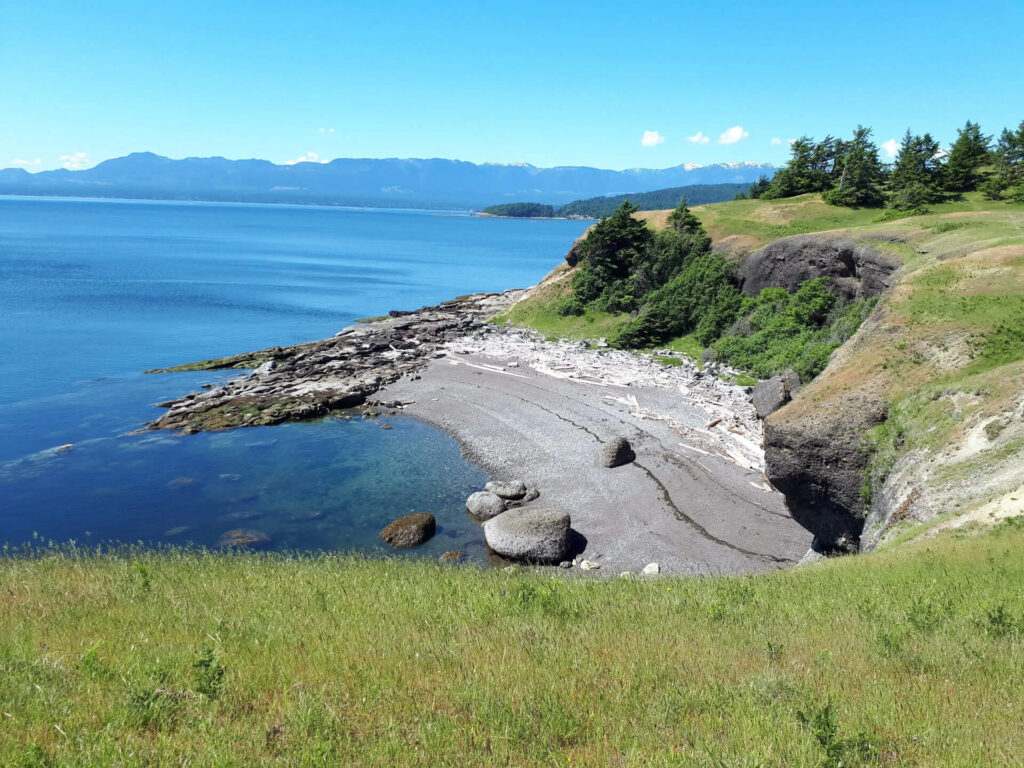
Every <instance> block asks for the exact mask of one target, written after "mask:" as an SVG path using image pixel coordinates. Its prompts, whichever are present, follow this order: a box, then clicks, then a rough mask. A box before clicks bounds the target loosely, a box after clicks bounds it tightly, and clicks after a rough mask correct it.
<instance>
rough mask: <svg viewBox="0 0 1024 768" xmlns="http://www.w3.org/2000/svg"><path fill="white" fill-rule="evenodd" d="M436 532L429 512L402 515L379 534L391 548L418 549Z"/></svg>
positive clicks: (434, 521) (435, 523)
mask: <svg viewBox="0 0 1024 768" xmlns="http://www.w3.org/2000/svg"><path fill="white" fill-rule="evenodd" d="M436 531H437V521H436V520H435V519H434V516H433V515H432V514H430V513H429V512H417V513H415V514H412V515H403V516H402V517H400V518H398V519H397V520H395V521H393V522H391V523H389V524H388V525H386V526H385V527H384V530H382V531H381V532H380V538H381V540H383V541H384V542H385V543H386V544H390V545H391V546H392V547H399V548H408V547H418V546H419V545H420V544H422V543H423V542H425V541H427V540H428V539H430V538H431V537H432V536H433V535H434V533H435V532H436Z"/></svg>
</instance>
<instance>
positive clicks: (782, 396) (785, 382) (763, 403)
mask: <svg viewBox="0 0 1024 768" xmlns="http://www.w3.org/2000/svg"><path fill="white" fill-rule="evenodd" d="M798 389H800V377H799V376H798V375H797V374H796V372H795V371H793V370H788V371H786V372H785V373H780V374H779V375H777V376H772V377H771V378H770V379H765V380H764V381H761V382H758V384H757V385H756V386H755V387H754V391H753V393H751V397H750V400H751V402H752V403H753V404H754V409H755V410H756V411H757V415H758V418H761V419H766V418H768V416H769V415H770V414H772V413H774V412H775V411H777V410H779V408H781V407H782V406H784V405H785V404H786V403H788V402H789V401H790V400H791V399H792V398H793V395H794V394H795V393H796V391H797V390H798Z"/></svg>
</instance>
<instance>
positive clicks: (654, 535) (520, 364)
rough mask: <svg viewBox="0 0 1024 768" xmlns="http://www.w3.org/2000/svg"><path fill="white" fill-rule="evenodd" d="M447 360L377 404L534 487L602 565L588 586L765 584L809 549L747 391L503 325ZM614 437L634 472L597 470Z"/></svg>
mask: <svg viewBox="0 0 1024 768" xmlns="http://www.w3.org/2000/svg"><path fill="white" fill-rule="evenodd" d="M443 351H444V352H445V355H444V356H443V357H437V358H435V359H433V360H431V361H430V363H429V364H428V365H427V367H426V368H425V369H424V370H423V371H421V373H420V375H419V378H416V379H411V378H407V379H401V380H399V381H397V382H395V383H393V384H390V385H388V386H387V387H385V388H383V389H382V390H381V391H380V392H379V393H378V394H377V395H376V396H375V398H374V399H373V400H371V401H369V402H371V403H387V402H402V403H404V404H403V406H402V412H403V413H406V414H408V415H411V416H414V417H416V418H418V419H420V420H422V421H425V422H427V423H429V424H431V425H433V426H435V427H437V428H439V429H441V430H443V431H445V432H446V433H447V434H449V435H451V436H452V437H453V438H455V439H456V440H457V441H458V443H459V446H460V448H461V450H462V453H463V456H464V457H465V458H466V459H467V461H470V462H471V463H473V464H474V465H476V466H478V467H480V468H481V469H482V470H484V471H485V472H487V473H488V474H489V475H491V476H492V477H493V478H495V479H498V480H510V479H523V480H525V481H526V484H527V485H528V486H531V487H538V488H539V489H540V493H541V496H540V499H538V500H537V501H536V502H533V503H532V506H539V507H557V508H563V509H566V510H567V511H568V512H569V513H570V515H571V516H572V527H573V529H574V530H575V531H576V532H577V533H578V534H579V537H580V540H581V541H580V547H579V551H577V552H576V553H575V554H577V555H578V556H579V557H580V558H586V559H588V560H590V561H591V562H594V563H598V564H600V565H601V568H600V570H597V571H595V572H593V573H592V575H595V576H598V577H605V578H607V577H612V576H616V575H618V574H619V573H623V572H626V571H629V572H632V573H634V574H638V573H640V571H641V570H642V569H643V568H644V567H645V566H646V565H648V564H649V563H652V562H656V563H658V564H659V566H660V569H661V572H662V573H668V574H676V575H710V574H715V575H718V574H738V573H756V572H762V571H768V570H775V569H778V568H785V567H789V566H792V565H796V564H797V562H799V560H800V558H801V557H802V556H803V555H804V554H805V553H806V552H807V550H808V548H809V547H810V543H811V534H810V533H809V532H808V531H806V530H804V529H803V528H802V527H800V526H799V525H798V524H797V523H796V522H795V521H793V519H792V518H791V517H790V515H789V512H788V510H787V509H786V506H785V501H784V499H783V497H782V495H781V494H780V493H778V492H777V491H776V490H775V489H774V488H772V487H771V485H770V484H769V483H768V482H767V481H766V479H765V477H764V473H763V469H764V465H763V461H764V454H763V450H761V449H760V430H761V425H760V421H759V420H757V418H756V415H755V413H754V410H753V407H752V406H751V405H750V403H749V398H748V397H747V395H746V392H745V391H744V390H743V388H742V387H738V386H736V385H731V384H725V383H724V382H721V381H719V380H717V379H716V378H715V377H714V376H705V375H702V374H700V372H699V371H697V370H696V367H695V366H694V367H692V368H691V367H689V366H685V365H684V366H679V367H673V368H666V367H663V366H661V365H659V364H657V363H655V362H654V361H652V360H650V359H648V358H646V357H644V356H642V355H638V354H634V353H629V352H597V351H594V350H587V349H585V348H583V346H582V345H581V344H578V343H572V342H546V341H542V340H541V339H540V338H538V337H537V336H535V335H533V334H531V333H530V332H527V331H522V330H519V329H502V328H497V327H495V326H491V327H489V328H484V329H482V330H480V331H478V332H477V333H475V334H474V335H472V336H467V337H463V338H459V339H456V340H454V341H452V342H450V343H449V344H447V345H445V347H444V349H443ZM599 377H601V378H605V379H606V380H604V381H601V380H599ZM680 389H685V390H686V392H687V394H684V393H683V392H680ZM714 422H717V423H714ZM712 423H714V426H713V428H712V429H707V427H708V425H710V424H712ZM615 436H624V437H626V438H627V439H628V440H629V441H630V443H631V444H632V446H633V449H634V450H635V451H636V454H637V459H636V460H635V461H634V462H632V463H631V464H627V465H624V466H621V467H617V468H615V469H607V468H604V467H600V466H598V464H597V455H598V453H599V451H600V447H601V445H602V444H603V443H604V442H606V441H608V440H609V439H611V438H613V437H615Z"/></svg>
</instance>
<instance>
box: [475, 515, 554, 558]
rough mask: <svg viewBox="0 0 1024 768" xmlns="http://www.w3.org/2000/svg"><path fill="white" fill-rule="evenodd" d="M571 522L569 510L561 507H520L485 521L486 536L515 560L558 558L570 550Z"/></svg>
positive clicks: (488, 543) (500, 553) (491, 544)
mask: <svg viewBox="0 0 1024 768" xmlns="http://www.w3.org/2000/svg"><path fill="white" fill-rule="evenodd" d="M569 523H570V519H569V513H568V512H566V511H564V510H561V509H548V508H544V507H519V508H518V509H510V510H508V511H507V512H505V513H504V514H501V515H498V516H497V517H495V518H494V519H493V520H488V521H487V522H486V523H484V526H483V528H484V539H485V540H486V541H487V546H489V547H490V548H491V549H493V550H494V551H495V552H497V553H498V554H499V555H502V556H503V557H508V558H511V559H512V560H525V561H527V562H535V563H552V562H558V561H559V560H563V559H565V556H566V555H567V554H568V552H569Z"/></svg>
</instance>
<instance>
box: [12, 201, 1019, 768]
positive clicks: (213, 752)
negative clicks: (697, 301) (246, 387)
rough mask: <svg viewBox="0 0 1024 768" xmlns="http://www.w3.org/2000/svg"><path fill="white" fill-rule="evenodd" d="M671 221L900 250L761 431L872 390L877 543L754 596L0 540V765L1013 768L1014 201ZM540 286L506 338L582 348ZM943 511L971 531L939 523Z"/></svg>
mask: <svg viewBox="0 0 1024 768" xmlns="http://www.w3.org/2000/svg"><path fill="white" fill-rule="evenodd" d="M697 213H698V215H700V216H701V217H702V219H703V220H704V222H705V223H706V225H707V227H708V228H709V230H710V231H711V232H712V234H713V235H714V236H715V238H716V241H717V242H718V244H719V247H720V248H723V249H725V250H727V252H729V253H732V254H733V255H734V257H735V258H737V259H738V258H741V257H742V254H743V253H744V252H746V251H748V250H749V249H751V248H754V247H757V246H759V245H761V244H763V243H766V242H769V241H771V240H773V239H775V238H777V237H780V236H784V235H789V234H798V233H803V232H812V231H820V230H821V229H823V228H824V229H830V230H835V229H838V230H842V231H843V232H844V233H846V234H849V235H850V236H852V237H854V238H856V239H858V240H861V241H863V242H866V243H870V244H871V245H872V246H873V247H875V248H879V249H883V250H885V251H887V252H888V253H891V254H893V255H895V256H897V257H898V258H899V259H900V261H901V263H902V268H901V271H900V272H899V273H898V278H897V280H896V281H895V285H894V287H893V288H892V289H891V290H890V291H889V292H888V293H887V294H886V295H885V296H884V297H883V299H882V300H881V301H880V303H879V305H878V307H877V309H876V311H875V312H874V314H873V315H872V316H871V317H870V318H869V319H868V321H866V322H865V323H864V325H862V326H861V328H860V330H859V331H858V332H857V333H856V334H855V335H854V337H853V338H852V339H850V341H848V342H847V343H846V344H845V345H844V346H843V347H841V348H840V349H839V350H838V351H837V352H836V353H835V355H834V356H833V358H832V360H831V362H830V364H829V366H828V367H827V368H826V369H825V371H824V372H823V373H822V374H821V375H820V376H819V377H818V378H817V379H815V380H814V381H813V382H811V383H810V384H809V385H807V386H806V387H804V389H802V390H801V392H800V393H799V395H798V396H797V397H796V399H795V400H794V401H793V402H792V403H790V404H789V405H788V406H786V407H785V408H783V409H782V410H780V411H778V412H777V413H776V414H774V415H773V416H772V417H770V421H771V422H778V423H786V422H793V421H798V420H799V419H801V418H803V417H804V416H805V415H806V414H808V413H811V412H813V411H814V410H815V409H829V408H832V407H833V406H834V405H835V404H836V403H837V402H838V401H839V400H840V399H841V398H843V397H846V396H848V395H850V394H851V393H858V392H865V393H870V394H871V395H872V396H876V397H882V398H885V399H886V400H887V401H888V402H889V404H890V411H889V418H888V420H887V421H886V422H885V423H883V424H882V425H880V426H879V427H876V428H875V429H874V430H873V432H872V434H870V435H869V436H868V440H869V442H870V445H871V451H872V461H871V473H872V477H870V478H866V483H865V486H866V487H865V493H866V494H869V495H872V496H873V497H874V499H876V500H877V499H879V498H883V497H891V498H896V499H900V498H905V499H909V501H907V502H906V504H900V505H898V506H897V507H896V508H895V513H893V512H891V510H890V514H889V517H888V518H885V519H881V518H880V519H878V520H877V521H876V523H877V524H878V525H880V526H883V527H884V528H886V530H887V531H888V532H889V536H888V537H883V536H880V537H878V538H879V540H883V539H888V540H887V541H882V545H881V546H880V547H879V548H878V549H877V550H876V551H874V552H869V553H867V554H864V555H861V556H858V557H848V558H838V559H831V560H826V561H824V562H821V563H818V564H815V565H810V566H803V567H800V568H796V569H793V570H790V571H785V572H774V573H771V574H766V575H760V576H754V577H737V578H700V579H675V578H650V579H641V578H633V579H611V580H599V581H594V580H589V579H584V578H573V577H572V576H571V575H569V574H566V573H564V572H562V571H556V572H554V573H553V574H552V573H551V572H550V571H547V572H542V571H534V570H530V569H513V570H511V571H502V570H492V571H487V572H482V571H479V570H477V569H475V568H470V567H465V568H453V567H443V566H440V565H437V564H434V563H431V562H426V561H421V562H415V561H408V560H403V561H390V560H367V559H364V558H359V557H347V556H322V557H292V558H289V557H281V556H263V555H259V554H255V553H249V554H232V553H220V554H215V553H203V552H191V551H184V550H168V551H162V552H142V551H138V552H123V553H118V554H93V555H87V554H84V553H82V552H76V551H73V550H71V551H63V552H51V553H43V554H39V553H36V554H30V553H20V552H19V553H14V552H3V553H0V555H2V556H0V765H3V766H5V768H6V766H109V765H121V766H140V767H141V766H147V767H148V766H165V765H166V766H171V765H175V766H177V765H184V764H189V765H217V766H253V765H268V766H301V765H346V766H405V765H409V766H413V765H415V766H456V765H457V766H498V765H511V766H574V765H581V766H622V767H623V768H625V767H627V766H644V768H648V767H652V766H701V767H706V768H723V767H726V766H728V767H730V768H756V767H759V766H763V767H766V768H767V767H771V768H802V767H807V768H812V767H814V768H818V767H821V766H826V767H828V768H838V767H839V766H861V765H862V766H893V767H895V766H901V767H902V766H921V767H922V768H924V767H926V766H927V767H929V768H930V767H931V766H963V767H964V768H967V767H969V766H970V767H974V766H982V765H983V766H1007V767H1008V768H1009V766H1016V765H1019V764H1020V755H1022V754H1024V731H1022V729H1021V722H1024V694H1022V692H1021V687H1020V683H1019V681H1020V680H1021V679H1022V678H1024V592H1022V591H1021V589H1020V585H1021V584H1022V583H1024V558H1021V556H1020V553H1021V551H1022V548H1024V517H1020V516H1014V513H1016V512H1019V511H1020V510H1021V500H1022V499H1024V492H1022V491H1024V489H1021V490H1020V491H1015V490H1014V488H1015V487H1017V486H1015V485H1014V484H1015V483H1016V484H1017V485H1018V486H1019V484H1020V483H1021V477H1020V474H1019V473H1020V472H1021V471H1024V470H1022V468H1024V461H1022V452H1024V434H1022V430H1024V412H1022V410H1021V409H1022V408H1024V405H1022V397H1024V394H1022V393H1024V338H1022V333H1021V331H1022V328H1024V317H1022V313H1024V210H1022V209H1021V207H1020V206H1016V207H1014V206H1009V205H1005V204H993V203H984V202H982V201H980V200H979V199H977V198H975V197H973V196H968V198H967V200H965V201H963V202H958V203H951V204H947V205H937V206H934V207H933V212H932V213H931V214H929V215H927V216H918V217H913V218H909V219H903V220H897V221H891V222H878V221H875V220H874V219H875V218H876V217H877V216H878V212H877V211H858V210H848V209H841V208H832V207H828V206H825V205H824V204H823V203H821V201H820V200H819V199H818V198H817V197H816V196H805V197H802V198H796V199H793V200H784V201H774V202H767V201H764V202H762V201H742V202H738V203H724V204H716V205H711V206H706V207H704V208H700V209H697ZM662 215H663V214H662ZM649 218H650V219H651V220H652V221H653V222H654V223H655V224H657V223H658V215H656V214H650V215H649ZM569 275H571V271H570V270H569V269H568V268H567V267H566V266H564V265H563V266H562V267H559V268H558V269H556V270H555V271H554V272H553V273H552V274H551V275H550V276H549V278H548V279H547V280H545V282H544V283H543V284H542V285H541V286H540V287H539V288H538V289H537V290H536V291H534V293H533V295H532V296H531V297H530V298H529V299H527V300H526V301H524V302H522V303H521V304H519V305H517V306H516V307H515V308H514V309H513V310H512V312H511V313H510V317H509V318H508V319H510V320H513V321H516V322H528V323H530V324H531V325H534V326H535V327H538V328H541V329H542V330H544V331H545V332H547V333H550V334H552V335H559V336H575V337H577V338H594V337H598V336H605V335H609V334H610V332H611V331H612V330H613V329H614V328H615V327H616V326H617V325H618V324H619V323H621V322H622V319H623V318H617V317H614V316H611V315H600V314H590V315H584V316H582V317H568V318H567V317H562V316H559V315H557V314H556V313H554V312H553V310H552V309H551V306H550V305H551V303H552V302H553V301H554V300H556V299H558V298H560V297H561V296H563V295H564V293H565V292H566V290H567V287H568V280H567V279H566V278H567V277H568V276H569ZM674 345H675V346H677V347H678V348H680V349H683V350H685V351H688V352H689V353H691V354H699V352H700V349H699V347H698V348H696V349H695V348H694V341H693V340H692V339H679V340H676V341H675V342H674ZM904 494H905V495H904ZM875 503H876V502H874V501H873V502H872V505H873V506H874V505H875ZM1004 516H1005V517H1011V519H1007V520H1004V521H1003V522H1001V523H998V524H994V525H992V524H989V525H977V523H991V522H992V521H993V520H995V519H997V518H999V517H1004ZM964 520H967V521H970V522H973V523H975V525H974V526H973V529H974V530H976V531H977V535H971V536H966V535H964V534H963V532H964V530H966V527H961V528H959V529H956V530H947V528H949V527H951V526H952V524H953V523H954V522H958V521H960V522H962V521H964ZM923 521H931V523H930V525H931V527H930V528H929V529H928V530H927V532H926V533H927V535H922V532H921V527H920V525H919V523H921V522H923ZM915 525H916V526H917V527H914V526H915Z"/></svg>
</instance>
